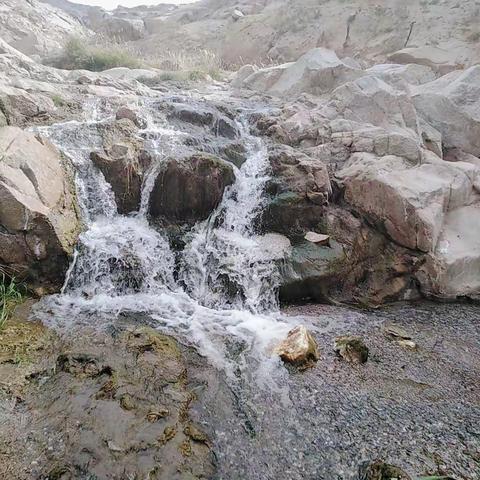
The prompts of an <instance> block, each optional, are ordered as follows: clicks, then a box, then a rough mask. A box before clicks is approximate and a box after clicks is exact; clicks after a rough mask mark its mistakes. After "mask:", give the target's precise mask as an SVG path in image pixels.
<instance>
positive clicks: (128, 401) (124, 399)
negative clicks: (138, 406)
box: [120, 393, 135, 410]
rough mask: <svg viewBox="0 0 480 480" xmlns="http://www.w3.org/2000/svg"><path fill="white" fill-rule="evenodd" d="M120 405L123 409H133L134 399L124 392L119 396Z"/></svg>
mask: <svg viewBox="0 0 480 480" xmlns="http://www.w3.org/2000/svg"><path fill="white" fill-rule="evenodd" d="M120 406H121V407H122V408H123V409H124V410H134V409H135V401H134V400H133V397H132V396H131V395H129V394H128V393H124V394H123V395H122V396H121V397H120Z"/></svg>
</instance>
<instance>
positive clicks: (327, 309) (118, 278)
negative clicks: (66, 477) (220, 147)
mask: <svg viewBox="0 0 480 480" xmlns="http://www.w3.org/2000/svg"><path fill="white" fill-rule="evenodd" d="M139 104H140V108H141V112H142V114H143V115H144V117H145V118H146V119H147V125H146V127H145V128H144V129H142V130H140V131H139V132H138V135H139V136H140V137H141V138H142V140H143V141H144V142H145V146H146V148H147V149H148V150H149V151H150V153H151V154H152V156H153V158H154V160H155V161H154V162H153V164H152V165H151V167H150V169H149V171H148V172H147V174H146V176H145V180H144V182H143V187H142V199H141V205H140V208H139V211H138V212H135V213H132V214H129V215H121V214H119V213H118V209H117V205H116V203H115V199H114V195H113V192H112V189H111V187H110V185H109V184H108V183H107V182H106V181H105V178H104V177H103V175H102V174H101V173H100V172H99V171H98V170H97V169H96V168H95V167H94V165H93V164H92V162H91V160H90V152H91V151H93V150H96V149H100V148H101V146H102V138H101V133H100V132H101V127H102V125H103V124H105V123H107V122H111V121H112V120H113V110H112V109H111V108H109V106H108V104H101V103H99V102H98V101H96V100H94V99H92V100H91V101H89V102H87V104H86V109H85V110H86V112H85V115H86V117H85V120H83V121H75V122H67V123H63V124H57V125H52V126H49V127H42V128H40V129H38V130H39V133H41V134H42V135H45V136H47V137H48V138H49V139H50V140H51V141H52V142H53V143H54V144H55V145H57V147H58V148H59V149H60V150H61V151H62V152H63V153H64V154H65V155H66V156H67V157H68V158H70V160H71V162H72V164H73V166H74V168H75V172H76V176H75V178H76V187H77V195H78V200H79V204H80V208H81V214H82V218H83V221H84V227H85V228H84V231H83V233H82V234H81V236H80V240H79V242H78V246H77V248H76V250H75V254H74V257H73V260H72V263H71V266H70V268H69V271H68V274H67V278H66V281H65V285H64V287H63V290H62V293H61V294H59V295H54V296H51V297H48V298H46V299H44V300H43V301H42V302H40V304H39V305H38V307H37V310H36V315H37V316H38V317H39V318H40V319H42V320H43V321H44V322H45V323H47V324H48V325H50V326H53V327H55V328H56V329H57V330H59V331H65V332H69V333H72V332H75V329H77V328H80V329H81V328H84V327H87V328H88V329H90V330H91V329H92V327H93V328H98V329H108V328H109V327H111V326H112V325H115V323H116V322H117V321H118V322H121V321H122V319H124V318H125V317H126V318H127V319H128V322H130V323H131V322H132V321H133V322H135V321H137V320H138V322H139V323H141V322H144V323H145V322H146V323H147V324H148V325H150V326H152V327H154V328H156V329H159V330H160V331H162V332H167V333H171V334H173V335H174V336H175V337H176V338H180V339H181V340H182V342H184V343H185V344H187V345H192V346H194V347H195V351H197V352H199V353H200V355H201V357H202V359H203V360H206V361H203V360H202V361H198V359H197V357H195V355H197V354H196V353H195V354H193V355H194V356H193V358H191V359H190V360H189V361H190V363H189V377H191V378H190V382H191V385H190V386H191V388H193V390H194V391H195V392H197V393H198V394H201V397H202V401H201V402H198V403H197V404H196V405H194V406H193V407H192V408H193V409H194V410H195V412H194V415H195V418H196V420H197V421H198V422H200V424H201V425H202V428H203V429H204V430H205V431H206V432H207V433H208V435H209V437H210V438H212V439H213V444H212V451H213V452H214V453H215V459H216V460H215V464H216V465H215V467H216V472H217V473H216V476H215V477H214V478H215V479H218V480H250V479H252V480H253V479H255V480H256V479H258V480H283V479H289V480H305V479H308V480H358V478H363V477H359V476H358V472H359V468H360V466H361V465H362V463H363V462H366V461H371V460H373V459H375V458H383V459H385V460H389V461H390V462H392V463H396V464H401V465H402V466H405V467H406V468H407V469H408V471H409V472H410V473H412V474H414V473H417V474H418V473H432V472H433V473H436V472H441V471H448V472H455V473H456V474H457V475H458V478H461V479H468V480H470V479H473V478H480V477H478V476H476V475H477V473H478V474H480V468H479V466H478V463H476V461H475V457H474V455H475V452H478V449H479V440H478V439H479V438H480V432H479V430H478V425H479V424H480V415H479V413H478V412H479V411H480V410H479V409H478V408H476V407H477V406H478V398H479V397H478V395H477V393H478V387H476V386H475V385H478V382H476V379H478V377H476V373H475V372H479V371H480V367H479V365H480V349H479V347H478V345H479V344H480V339H479V332H480V314H479V312H478V308H476V307H474V306H468V305H454V306H449V305H434V304H428V303H424V304H422V303H421V304H414V305H404V306H398V307H394V308H391V309H387V310H385V311H378V312H363V311H357V310H352V309H348V308H338V307H337V308H336V307H331V306H308V305H307V306H304V307H296V308H292V309H290V310H283V311H281V310H280V309H279V305H278V300H277V294H276V288H277V286H278V282H279V272H278V269H277V268H278V261H279V260H281V258H282V256H283V255H284V254H285V248H284V247H283V246H282V245H281V243H280V244H279V243H278V241H277V240H278V238H277V237H276V236H275V235H273V236H264V235H261V234H259V232H258V231H257V229H256V219H257V218H258V214H259V213H260V212H261V211H262V209H263V208H264V206H265V201H266V200H265V197H264V191H265V186H266V183H267V182H268V179H269V165H268V151H267V146H266V145H265V143H264V142H263V141H262V139H261V138H258V137H255V136H253V135H252V134H251V133H250V131H249V125H248V122H247V120H246V119H247V117H248V116H247V115H243V114H242V113H239V115H238V119H237V131H238V132H240V133H239V135H240V138H239V140H240V141H241V143H242V145H243V146H244V148H245V151H246V153H247V154H246V161H245V163H244V164H243V165H242V166H241V168H236V169H235V175H236V181H235V183H234V184H233V185H232V186H231V187H229V188H227V189H226V191H225V194H224V197H223V200H222V202H221V204H220V205H219V206H218V208H217V209H216V210H215V212H213V214H212V215H211V216H210V217H209V218H208V219H207V220H205V221H203V222H199V223H197V224H196V225H195V226H194V227H193V228H192V229H191V230H190V232H189V233H187V234H186V235H185V238H184V241H185V247H184V248H183V249H182V250H181V251H175V250H173V249H172V248H171V245H170V242H169V240H168V237H167V232H166V231H164V230H163V229H162V228H159V227H158V226H153V225H151V224H150V219H149V216H148V205H149V198H150V194H151V192H152V189H153V186H154V182H155V178H156V176H157V175H158V173H159V172H160V171H161V169H162V168H163V165H164V163H165V160H166V159H167V158H171V157H181V156H182V154H183V153H184V150H183V149H184V148H185V142H184V140H185V138H184V137H185V132H183V131H182V130H181V129H180V128H178V126H175V125H174V124H172V123H170V122H169V121H168V120H167V118H166V116H165V115H164V113H163V112H162V111H160V110H159V109H157V108H156V104H155V102H153V101H151V99H141V100H139ZM232 285H233V286H234V288H232ZM387 321H388V322H390V321H394V322H396V323H398V324H400V325H402V326H403V327H404V328H406V329H408V330H409V331H410V332H411V333H412V336H413V337H414V338H415V341H416V342H418V344H419V345H420V348H419V350H418V352H411V351H407V350H405V349H401V348H400V347H398V346H396V345H395V344H393V343H391V342H388V341H386V339H385V336H384V335H383V334H382V332H381V325H382V324H383V323H385V322H387ZM298 323H303V324H306V325H307V326H308V327H309V328H310V329H311V330H312V331H313V332H314V333H315V336H316V338H317V341H318V343H319V347H320V351H321V356H322V359H321V361H320V362H319V363H318V365H317V367H316V368H314V369H312V370H310V371H307V372H297V371H293V370H292V371H288V369H286V368H285V367H284V366H283V365H281V362H280V361H279V359H278V358H272V357H271V356H270V355H269V351H270V348H271V346H272V345H273V344H275V342H277V341H278V340H279V339H281V338H282V337H284V336H285V334H286V333H287V332H288V330H289V329H290V328H292V327H293V326H294V325H296V324H298ZM348 333H350V334H351V333H354V334H357V335H361V336H363V337H364V338H365V339H366V341H367V343H368V345H369V347H370V351H371V356H370V360H369V362H368V363H367V364H366V365H364V366H361V367H352V366H351V365H347V364H345V362H339V361H338V360H337V359H336V358H335V356H334V354H333V352H332V344H333V340H334V338H335V336H336V335H341V334H348ZM81 398H82V399H83V397H81ZM62 405H63V404H62ZM62 408H63V407H62ZM113 423H114V422H113ZM74 445H75V446H76V445H77V443H74ZM75 448H76V447H75ZM138 458H139V459H140V458H141V452H140V451H139V453H138ZM439 459H440V460H439ZM133 461H134V462H136V461H137V458H136V457H135V456H134V459H133ZM439 462H443V463H441V465H440V466H439ZM442 465H443V466H442ZM442 468H444V470H442ZM81 478H82V479H83V478H84V477H81ZM86 478H93V477H85V479H86ZM122 478H123V477H122ZM125 478H127V477H125ZM128 478H130V477H128ZM132 478H133V477H132ZM162 478H163V477H162ZM175 478H176V477H175ZM181 478H187V477H181ZM188 478H190V477H188ZM192 478H193V477H192ZM195 478H197V477H195ZM202 478H203V477H202Z"/></svg>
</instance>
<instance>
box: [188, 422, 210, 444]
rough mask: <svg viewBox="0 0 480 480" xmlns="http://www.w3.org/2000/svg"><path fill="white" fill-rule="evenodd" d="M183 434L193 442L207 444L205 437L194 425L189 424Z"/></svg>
mask: <svg viewBox="0 0 480 480" xmlns="http://www.w3.org/2000/svg"><path fill="white" fill-rule="evenodd" d="M183 433H184V434H185V435H187V437H190V438H191V439H192V440H194V441H195V442H200V443H207V441H208V439H207V436H206V435H205V434H204V433H203V432H202V431H201V430H199V429H198V428H197V427H196V426H195V425H193V424H191V423H189V424H188V425H187V426H186V427H185V428H184V429H183Z"/></svg>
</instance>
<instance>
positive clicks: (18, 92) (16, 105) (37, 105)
mask: <svg viewBox="0 0 480 480" xmlns="http://www.w3.org/2000/svg"><path fill="white" fill-rule="evenodd" d="M54 110H55V105H54V103H53V101H52V100H51V99H50V98H49V97H47V96H46V95H42V94H40V93H36V94H35V95H32V94H30V93H28V92H26V91H25V90H23V89H19V88H15V87H10V86H7V85H1V84H0V112H1V114H2V116H3V118H4V123H5V124H8V125H15V126H26V125H31V124H35V123H42V122H45V121H46V120H48V119H49V118H50V116H51V114H52V113H53V111H54Z"/></svg>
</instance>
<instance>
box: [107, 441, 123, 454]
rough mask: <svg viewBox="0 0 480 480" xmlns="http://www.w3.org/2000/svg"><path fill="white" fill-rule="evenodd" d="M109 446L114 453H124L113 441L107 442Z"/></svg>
mask: <svg viewBox="0 0 480 480" xmlns="http://www.w3.org/2000/svg"><path fill="white" fill-rule="evenodd" d="M107 446H108V448H109V449H110V450H111V451H112V452H123V449H122V448H120V447H119V446H117V445H115V444H114V443H113V442H112V441H111V440H109V441H108V442H107Z"/></svg>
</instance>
